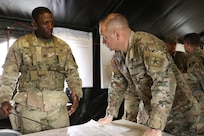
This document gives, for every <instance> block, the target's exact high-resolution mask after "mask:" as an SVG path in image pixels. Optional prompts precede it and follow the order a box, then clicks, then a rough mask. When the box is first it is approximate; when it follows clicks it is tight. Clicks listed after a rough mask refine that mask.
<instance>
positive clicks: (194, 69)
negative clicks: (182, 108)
mask: <svg viewBox="0 0 204 136" xmlns="http://www.w3.org/2000/svg"><path fill="white" fill-rule="evenodd" d="M187 60H188V61H187V73H184V76H185V77H186V79H187V81H188V83H189V85H190V87H191V89H192V91H193V94H194V96H199V95H201V94H203V91H204V51H203V50H202V49H200V48H199V47H198V48H195V49H194V50H193V52H192V53H190V54H188V59H187Z"/></svg>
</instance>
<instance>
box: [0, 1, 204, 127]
mask: <svg viewBox="0 0 204 136" xmlns="http://www.w3.org/2000/svg"><path fill="white" fill-rule="evenodd" d="M203 5H204V1H203V0H194V1H192V0H169V1H167V0H166V1H165V0H108V1H104V0H83V1H81V0H34V1H28V0H15V1H14V0H0V50H1V55H2V57H1V58H2V60H0V61H1V62H0V64H1V65H3V63H4V59H5V56H6V53H7V51H8V48H9V47H10V46H11V45H12V43H13V42H14V41H15V40H16V39H17V38H19V37H20V36H22V35H24V34H27V33H30V32H31V31H32V26H31V12H32V10H33V9H34V8H35V7H38V6H45V7H48V8H49V9H50V10H51V11H52V12H53V15H54V19H55V28H54V32H53V34H54V35H56V36H58V37H60V38H62V39H63V40H64V41H66V42H67V43H68V44H69V45H70V47H71V49H72V51H73V54H74V56H75V58H76V62H77V63H78V65H79V73H80V76H81V78H82V82H83V86H82V87H83V88H82V89H83V92H84V96H83V98H82V99H81V100H80V105H79V108H78V109H77V111H76V112H75V113H74V114H73V115H72V116H71V117H70V118H71V125H74V124H81V123H85V122H87V121H89V120H90V119H94V120H98V119H99V118H101V117H103V116H104V115H105V110H106V106H107V90H108V89H107V88H108V83H109V81H110V73H111V72H110V69H109V67H108V60H109V59H110V57H111V55H112V52H111V51H109V49H107V48H106V47H105V46H104V45H102V42H101V39H100V35H99V32H98V24H99V21H100V20H101V19H102V18H103V17H104V16H106V15H107V14H108V13H111V12H119V13H121V14H123V15H124V16H126V17H127V19H128V21H129V25H130V27H131V29H132V30H134V31H145V32H149V33H151V34H154V35H156V36H158V37H159V38H161V39H163V38H164V37H165V36H166V35H176V36H178V37H179V42H180V43H181V44H182V38H183V36H184V35H185V34H187V33H192V32H195V33H198V34H200V36H201V44H203V43H204V36H203V34H204V28H203V26H204V17H203V13H204V8H203ZM122 114H123V106H121V108H120V114H119V116H118V118H121V116H122ZM3 125H5V124H3ZM3 125H0V126H1V128H4V127H5V126H3Z"/></svg>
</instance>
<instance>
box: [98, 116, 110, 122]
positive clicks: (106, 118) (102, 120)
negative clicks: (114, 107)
mask: <svg viewBox="0 0 204 136" xmlns="http://www.w3.org/2000/svg"><path fill="white" fill-rule="evenodd" d="M112 120H113V116H105V117H104V118H101V119H99V120H98V123H101V124H110V123H111V122H112Z"/></svg>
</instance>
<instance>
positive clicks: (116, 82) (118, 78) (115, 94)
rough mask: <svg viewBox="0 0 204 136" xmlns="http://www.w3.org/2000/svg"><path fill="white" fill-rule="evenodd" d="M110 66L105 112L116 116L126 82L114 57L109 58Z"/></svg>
mask: <svg viewBox="0 0 204 136" xmlns="http://www.w3.org/2000/svg"><path fill="white" fill-rule="evenodd" d="M110 66H111V69H112V77H111V82H110V85H109V88H108V107H107V109H106V113H108V114H112V115H113V116H114V117H117V116H118V112H119V108H120V105H121V103H122V101H123V99H124V92H125V91H126V89H127V82H126V80H125V78H124V77H123V75H122V74H121V73H120V71H119V69H118V67H117V64H116V62H115V60H114V59H112V60H111V62H110Z"/></svg>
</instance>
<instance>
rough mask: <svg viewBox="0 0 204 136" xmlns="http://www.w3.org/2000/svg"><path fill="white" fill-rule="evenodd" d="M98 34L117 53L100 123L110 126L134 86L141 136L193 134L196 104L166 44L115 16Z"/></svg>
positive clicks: (195, 121)
mask: <svg viewBox="0 0 204 136" xmlns="http://www.w3.org/2000/svg"><path fill="white" fill-rule="evenodd" d="M99 31H100V34H101V36H102V37H103V43H104V44H105V45H106V46H107V47H108V48H109V49H110V50H114V51H115V54H114V56H113V58H112V61H111V66H112V79H111V83H110V86H109V89H108V107H107V109H106V116H105V117H104V118H101V119H99V121H98V122H99V123H104V124H106V123H111V121H112V119H113V117H117V115H118V110H119V107H120V104H121V102H122V101H123V99H124V95H125V93H126V92H127V91H128V88H134V90H131V91H133V92H134V93H133V94H134V96H135V98H136V99H135V100H136V101H137V103H136V104H135V103H134V104H132V105H134V106H135V108H138V107H139V112H138V116H137V122H139V123H141V124H144V125H146V126H147V127H148V129H147V130H146V131H145V133H144V134H143V136H162V131H167V132H169V133H171V134H174V135H178V136H181V135H183V136H184V135H185V136H195V135H197V134H196V123H197V121H198V113H197V105H196V104H197V103H196V100H195V99H194V98H193V96H192V93H191V91H190V89H189V87H188V85H187V84H186V82H185V80H184V77H183V76H182V74H181V72H180V71H179V70H178V68H177V67H176V65H175V63H174V61H173V60H172V57H171V56H170V55H169V53H167V48H166V45H165V43H164V42H163V41H162V40H160V39H158V38H157V37H156V36H154V35H152V34H150V33H146V32H134V31H132V30H131V29H130V27H129V25H128V21H127V19H126V18H125V17H124V16H123V15H121V14H119V13H110V14H108V15H107V16H106V17H105V18H104V19H102V20H101V21H100V24H99ZM134 106H133V108H134Z"/></svg>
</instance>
